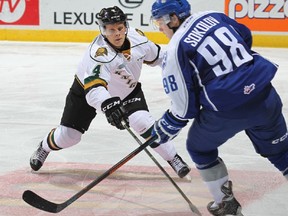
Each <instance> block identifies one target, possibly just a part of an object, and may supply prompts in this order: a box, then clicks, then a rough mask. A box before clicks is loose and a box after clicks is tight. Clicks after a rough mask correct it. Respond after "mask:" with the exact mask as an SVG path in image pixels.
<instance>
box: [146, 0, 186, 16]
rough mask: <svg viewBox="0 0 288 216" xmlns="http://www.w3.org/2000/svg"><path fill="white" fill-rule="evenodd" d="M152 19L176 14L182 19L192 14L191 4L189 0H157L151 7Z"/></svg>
mask: <svg viewBox="0 0 288 216" xmlns="http://www.w3.org/2000/svg"><path fill="white" fill-rule="evenodd" d="M151 13H152V19H160V18H161V17H163V16H165V15H171V14H175V15H176V16H177V17H178V18H179V19H180V20H183V19H185V18H186V17H188V16H190V13H191V6H190V4H189V3H188V1H187V0H156V1H155V2H154V3H153V5H152V9H151Z"/></svg>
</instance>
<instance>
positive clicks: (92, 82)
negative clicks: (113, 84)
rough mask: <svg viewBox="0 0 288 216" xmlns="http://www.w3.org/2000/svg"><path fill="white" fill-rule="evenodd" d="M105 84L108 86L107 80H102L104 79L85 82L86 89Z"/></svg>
mask: <svg viewBox="0 0 288 216" xmlns="http://www.w3.org/2000/svg"><path fill="white" fill-rule="evenodd" d="M99 85H101V86H104V87H105V88H107V82H106V81H105V80H102V79H95V80H92V81H90V82H88V83H85V84H84V90H87V89H89V88H91V87H93V86H99Z"/></svg>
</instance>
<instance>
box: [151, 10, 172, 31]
mask: <svg viewBox="0 0 288 216" xmlns="http://www.w3.org/2000/svg"><path fill="white" fill-rule="evenodd" d="M169 22H171V18H170V15H169V14H166V15H164V16H162V17H160V18H156V19H155V18H153V16H151V23H152V26H153V28H154V29H159V28H160V27H161V26H163V25H168V23H169Z"/></svg>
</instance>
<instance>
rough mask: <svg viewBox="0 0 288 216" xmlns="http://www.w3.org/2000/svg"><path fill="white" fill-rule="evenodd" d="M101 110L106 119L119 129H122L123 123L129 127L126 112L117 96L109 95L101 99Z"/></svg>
mask: <svg viewBox="0 0 288 216" xmlns="http://www.w3.org/2000/svg"><path fill="white" fill-rule="evenodd" d="M101 110H102V111H103V112H104V113H105V115H106V118H107V121H108V122H109V123H110V124H111V125H113V126H115V127H117V128H118V129H120V130H124V129H125V128H124V126H123V124H126V126H128V127H129V120H128V116H127V112H126V110H125V109H124V107H123V104H122V101H121V99H120V98H119V97H111V98H108V99H107V100H105V101H103V103H102V104H101Z"/></svg>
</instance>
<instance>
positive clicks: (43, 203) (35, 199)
mask: <svg viewBox="0 0 288 216" xmlns="http://www.w3.org/2000/svg"><path fill="white" fill-rule="evenodd" d="M156 139H157V136H153V137H151V138H150V139H149V140H147V141H146V142H145V143H144V144H143V145H141V146H139V147H138V148H137V149H135V150H134V151H132V152H131V153H130V154H128V155H127V156H126V157H124V158H123V159H122V160H120V161H119V162H118V163H116V164H115V165H114V166H112V167H111V168H110V169H108V170H107V171H106V172H104V173H103V174H102V175H100V176H99V177H98V178H97V179H95V180H94V181H92V182H91V183H90V184H89V185H87V186H86V187H84V188H83V189H82V190H80V191H79V192H78V193H76V194H75V195H74V196H72V197H71V198H69V199H68V200H66V201H65V202H63V203H59V204H58V203H54V202H50V201H48V200H46V199H44V198H42V197H40V196H39V195H37V194H36V193H34V192H33V191H31V190H26V191H24V193H23V195H22V199H23V200H24V201H25V202H26V203H28V204H29V205H31V206H33V207H35V208H38V209H40V210H43V211H46V212H51V213H58V212H60V211H62V210H63V209H65V208H66V207H67V206H69V205H71V204H72V203H73V202H74V201H76V200H77V199H79V198H80V197H81V196H82V195H84V194H85V193H87V192H88V191H89V190H90V189H92V188H93V187H94V186H95V185H97V184H98V183H100V182H101V181H102V180H104V179H105V178H107V177H108V176H110V175H111V174H112V173H114V172H115V171H116V170H117V169H119V168H120V167H122V166H123V165H124V164H125V163H127V162H128V161H129V160H131V159H132V158H133V157H135V156H136V155H137V154H138V153H140V152H141V151H142V150H144V149H145V148H146V147H148V146H149V145H151V144H152V143H153V142H154V141H155V140H156Z"/></svg>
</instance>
